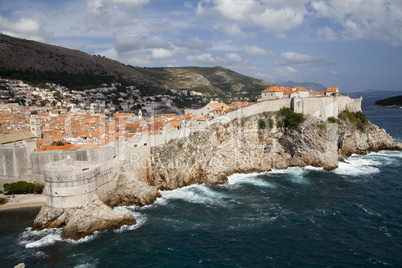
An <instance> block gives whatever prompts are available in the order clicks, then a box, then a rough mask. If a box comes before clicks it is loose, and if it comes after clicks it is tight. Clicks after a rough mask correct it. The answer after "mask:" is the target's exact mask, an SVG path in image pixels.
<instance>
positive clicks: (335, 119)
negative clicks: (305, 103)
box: [327, 116, 341, 125]
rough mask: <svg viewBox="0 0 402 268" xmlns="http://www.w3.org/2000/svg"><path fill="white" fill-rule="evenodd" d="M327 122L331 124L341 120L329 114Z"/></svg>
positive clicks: (339, 122) (338, 122)
mask: <svg viewBox="0 0 402 268" xmlns="http://www.w3.org/2000/svg"><path fill="white" fill-rule="evenodd" d="M327 120H328V122H330V123H331V124H339V125H340V124H341V121H339V119H337V118H335V117H333V116H330V117H328V119H327Z"/></svg>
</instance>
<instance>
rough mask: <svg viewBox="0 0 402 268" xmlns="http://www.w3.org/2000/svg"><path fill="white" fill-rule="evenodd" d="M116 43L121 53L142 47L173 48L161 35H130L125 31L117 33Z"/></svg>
mask: <svg viewBox="0 0 402 268" xmlns="http://www.w3.org/2000/svg"><path fill="white" fill-rule="evenodd" d="M114 45H115V48H116V50H117V52H118V53H119V54H121V53H127V52H130V51H135V50H140V49H153V48H163V49H170V48H171V46H170V45H169V44H168V43H167V42H166V41H165V40H164V39H163V38H162V37H160V36H157V35H148V34H141V35H128V34H126V33H125V32H119V33H117V34H115V41H114Z"/></svg>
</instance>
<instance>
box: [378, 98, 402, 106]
mask: <svg viewBox="0 0 402 268" xmlns="http://www.w3.org/2000/svg"><path fill="white" fill-rule="evenodd" d="M375 105H378V106H382V107H396V108H397V107H402V95H400V96H395V97H390V98H387V99H383V100H378V101H376V102H375Z"/></svg>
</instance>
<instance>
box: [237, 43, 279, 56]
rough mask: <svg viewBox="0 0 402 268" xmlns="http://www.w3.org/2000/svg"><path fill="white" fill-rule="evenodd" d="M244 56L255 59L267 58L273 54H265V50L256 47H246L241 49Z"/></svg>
mask: <svg viewBox="0 0 402 268" xmlns="http://www.w3.org/2000/svg"><path fill="white" fill-rule="evenodd" d="M243 52H244V54H246V55H247V56H249V57H257V58H268V57H271V56H273V55H274V53H273V52H271V51H270V52H267V51H266V50H265V49H263V48H260V47H257V46H254V45H252V46H246V47H244V49H243Z"/></svg>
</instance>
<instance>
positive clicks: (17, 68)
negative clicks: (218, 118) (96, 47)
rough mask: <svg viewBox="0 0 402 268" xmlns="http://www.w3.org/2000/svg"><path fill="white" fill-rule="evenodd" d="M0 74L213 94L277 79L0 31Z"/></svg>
mask: <svg viewBox="0 0 402 268" xmlns="http://www.w3.org/2000/svg"><path fill="white" fill-rule="evenodd" d="M0 76H1V77H6V78H13V79H21V80H24V81H27V82H30V83H33V84H39V83H45V82H53V83H58V84H61V85H63V86H67V87H69V88H70V89H77V90H79V89H88V88H93V87H97V86H100V85H101V84H103V83H111V82H120V83H122V84H131V85H135V86H136V87H137V88H139V89H140V91H142V93H143V94H145V95H147V94H155V93H158V92H163V91H165V90H166V89H188V90H194V91H199V92H203V93H209V94H210V95H211V96H215V95H216V96H223V95H226V94H228V93H230V94H231V95H232V96H236V95H239V96H240V95H242V96H248V97H256V96H257V95H258V94H259V93H260V92H261V91H262V90H264V89H265V88H267V87H269V86H271V85H272V84H271V83H269V82H266V81H263V80H260V79H255V78H252V77H249V76H245V75H242V74H239V73H236V72H234V71H231V70H229V69H225V68H222V67H208V68H207V67H180V68H164V67H161V68H143V67H134V66H130V65H125V64H122V63H120V62H118V61H115V60H111V59H108V58H105V57H102V56H99V55H89V54H87V53H84V52H82V51H78V50H73V49H68V48H63V47H60V46H54V45H49V44H44V43H40V42H36V41H30V40H25V39H19V38H14V37H11V36H7V35H4V34H0Z"/></svg>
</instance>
